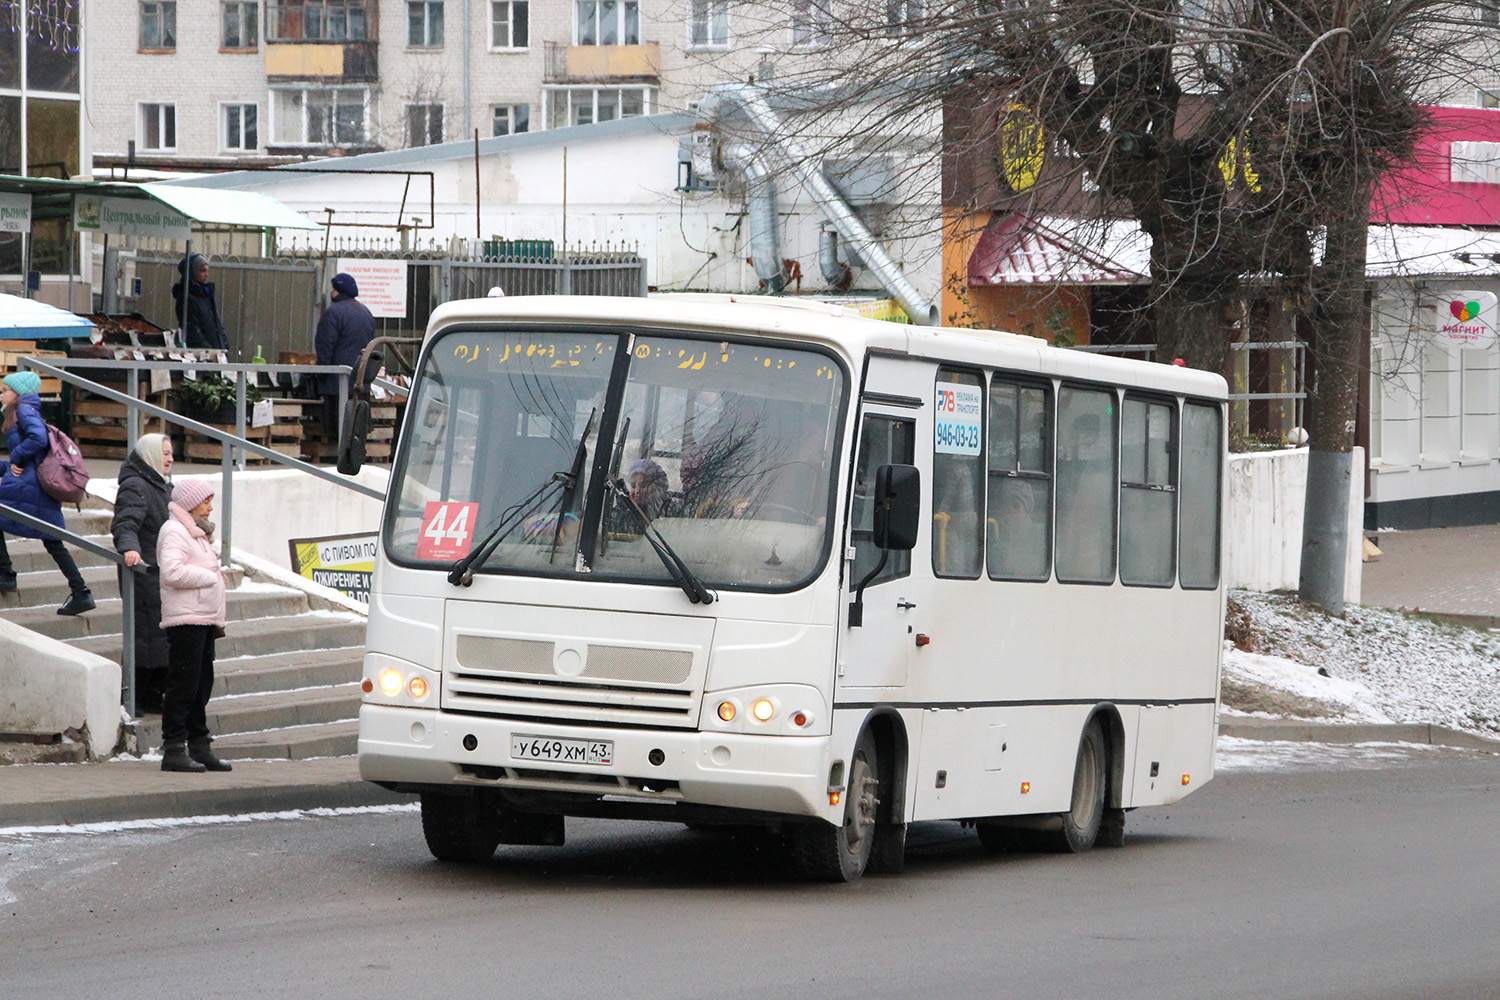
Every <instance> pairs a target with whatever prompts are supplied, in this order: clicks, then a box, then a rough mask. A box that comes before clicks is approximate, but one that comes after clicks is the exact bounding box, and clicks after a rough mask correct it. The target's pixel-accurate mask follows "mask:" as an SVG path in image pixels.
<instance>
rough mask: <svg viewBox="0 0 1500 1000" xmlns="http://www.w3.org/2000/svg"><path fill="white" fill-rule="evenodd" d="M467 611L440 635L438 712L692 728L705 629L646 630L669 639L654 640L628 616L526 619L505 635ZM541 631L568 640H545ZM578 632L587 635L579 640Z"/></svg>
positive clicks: (536, 614) (708, 635)
mask: <svg viewBox="0 0 1500 1000" xmlns="http://www.w3.org/2000/svg"><path fill="white" fill-rule="evenodd" d="M470 610H471V609H468V608H465V609H464V612H465V620H463V621H462V622H461V623H460V622H453V623H452V625H451V626H450V631H449V645H448V650H449V652H448V654H447V663H446V665H445V669H444V671H443V688H442V700H441V704H442V707H443V708H444V709H447V710H449V711H455V712H469V713H474V714H478V715H493V716H504V717H508V718H532V719H545V720H554V721H557V722H562V723H577V724H581V725H615V726H664V727H670V728H680V729H692V728H695V727H696V726H697V724H698V713H699V706H700V705H701V703H702V693H703V691H702V684H703V675H704V674H705V673H706V669H707V650H708V646H709V643H710V642H711V641H712V624H711V623H705V624H699V623H697V622H688V623H686V625H679V626H678V627H677V628H675V630H674V629H671V628H665V624H670V623H659V622H655V621H653V622H652V625H653V628H654V629H660V630H662V631H666V632H668V633H671V632H673V631H675V632H676V633H677V634H672V635H671V636H670V638H666V639H664V638H661V637H659V636H658V635H657V634H648V633H647V632H646V631H645V630H644V629H643V628H642V625H641V623H640V622H639V620H638V619H637V618H632V617H630V616H621V615H616V614H613V613H610V614H604V615H601V614H593V615H584V616H582V617H580V616H578V614H577V613H576V612H575V613H573V614H572V615H563V614H561V613H560V612H552V611H541V610H533V611H531V612H530V613H529V614H528V616H527V618H526V623H527V625H528V626H530V628H531V631H529V633H520V634H518V632H519V629H516V630H515V631H510V634H506V632H505V631H503V630H501V629H495V630H494V631H489V629H494V628H495V620H494V618H493V617H492V616H491V615H481V614H480V613H479V611H477V610H475V611H473V614H472V620H468V615H469V613H470ZM551 616H555V617H557V619H558V620H557V622H556V623H551V622H549V617H551ZM548 624H552V625H553V628H556V627H557V626H558V625H562V624H570V625H572V626H573V629H577V631H574V630H573V629H570V630H569V631H570V632H571V634H568V633H565V632H562V630H561V629H558V631H553V632H552V634H550V635H549V634H548V632H549V631H550V629H548V628H547V625H548ZM585 626H592V627H591V628H589V629H588V631H587V632H584V633H583V634H580V631H582V629H583V628H584V627H585ZM512 628H515V626H514V625H513V626H512ZM694 631H696V632H697V633H699V634H696V635H695V634H694ZM589 633H592V634H589Z"/></svg>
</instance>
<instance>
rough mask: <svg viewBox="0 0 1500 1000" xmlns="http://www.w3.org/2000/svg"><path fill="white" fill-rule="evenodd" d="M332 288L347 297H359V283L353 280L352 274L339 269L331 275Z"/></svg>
mask: <svg viewBox="0 0 1500 1000" xmlns="http://www.w3.org/2000/svg"><path fill="white" fill-rule="evenodd" d="M330 284H332V285H333V290H334V291H336V292H338V293H339V294H340V295H342V296H344V297H345V298H348V299H357V298H359V283H358V282H357V281H355V280H354V275H352V274H345V273H344V272H343V271H340V272H339V273H338V274H335V275H334V276H333V281H332V282H330Z"/></svg>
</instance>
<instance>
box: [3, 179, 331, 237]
mask: <svg viewBox="0 0 1500 1000" xmlns="http://www.w3.org/2000/svg"><path fill="white" fill-rule="evenodd" d="M3 195H26V196H29V197H30V199H31V220H32V221H40V220H43V219H58V218H69V219H70V218H72V217H73V201H74V198H75V196H85V197H90V198H93V199H106V198H108V199H115V198H119V199H126V200H130V201H138V202H143V203H146V204H149V205H161V206H165V207H166V208H168V209H170V210H171V211H173V212H175V213H177V214H179V215H182V216H184V217H186V218H187V219H188V220H190V221H192V222H199V223H205V224H208V225H215V226H238V227H242V228H247V229H309V230H312V229H321V228H323V227H322V226H321V225H319V224H318V223H316V222H314V221H312V220H311V219H309V218H308V217H307V216H305V215H303V214H301V213H300V212H294V211H293V210H292V209H290V208H288V207H287V206H286V205H283V204H282V203H281V202H279V201H277V200H276V199H275V198H272V197H270V196H269V195H264V194H259V193H256V192H252V191H211V190H208V189H204V188H192V187H185V186H182V185H177V184H172V185H168V184H133V183H129V182H126V181H83V180H77V181H75V180H58V179H56V178H51V177H16V176H14V175H8V174H6V175H0V196H3Z"/></svg>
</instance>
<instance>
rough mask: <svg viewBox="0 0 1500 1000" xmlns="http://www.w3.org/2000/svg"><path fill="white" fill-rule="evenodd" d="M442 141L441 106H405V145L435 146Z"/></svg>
mask: <svg viewBox="0 0 1500 1000" xmlns="http://www.w3.org/2000/svg"><path fill="white" fill-rule="evenodd" d="M442 141H443V106H442V105H441V104H408V105H407V106H406V144H407V145H408V146H436V145H437V144H438V143H440V142H442Z"/></svg>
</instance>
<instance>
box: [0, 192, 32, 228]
mask: <svg viewBox="0 0 1500 1000" xmlns="http://www.w3.org/2000/svg"><path fill="white" fill-rule="evenodd" d="M29 232H31V195H29V194H0V233H29Z"/></svg>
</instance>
